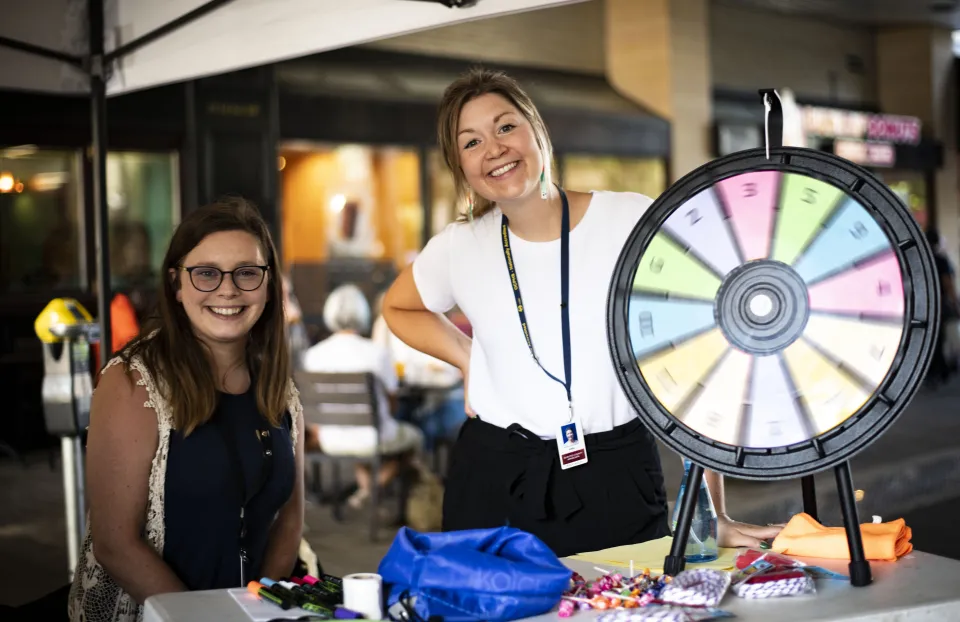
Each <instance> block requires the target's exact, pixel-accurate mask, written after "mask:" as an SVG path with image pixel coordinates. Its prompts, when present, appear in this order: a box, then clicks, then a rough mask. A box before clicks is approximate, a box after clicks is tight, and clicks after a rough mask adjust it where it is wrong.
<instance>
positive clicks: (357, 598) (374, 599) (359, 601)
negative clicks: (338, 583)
mask: <svg viewBox="0 0 960 622" xmlns="http://www.w3.org/2000/svg"><path fill="white" fill-rule="evenodd" d="M343 606H344V607H346V608H347V609H350V610H351V611H356V612H357V613H362V614H363V617H365V618H366V619H368V620H382V619H383V578H382V577H381V576H380V575H378V574H372V573H358V574H348V575H347V576H345V577H344V578H343Z"/></svg>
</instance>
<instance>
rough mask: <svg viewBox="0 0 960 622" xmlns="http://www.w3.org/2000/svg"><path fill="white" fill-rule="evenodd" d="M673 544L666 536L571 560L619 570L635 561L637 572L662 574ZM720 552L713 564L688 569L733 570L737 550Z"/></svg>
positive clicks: (634, 565) (698, 565) (573, 557)
mask: <svg viewBox="0 0 960 622" xmlns="http://www.w3.org/2000/svg"><path fill="white" fill-rule="evenodd" d="M671 544H673V538H672V537H670V536H664V537H663V538H660V539H659V540H651V541H649V542H643V543H641V544H627V545H625V546H615V547H613V548H610V549H604V550H602V551H593V552H590V553H580V554H579V555H573V556H572V557H570V559H575V560H577V561H582V562H589V563H591V564H598V565H601V566H617V567H619V568H629V567H630V560H633V568H634V571H635V572H642V571H643V569H644V568H649V569H650V572H652V573H657V574H662V573H663V560H664V558H666V556H667V555H669V554H670V545H671ZM718 552H719V553H720V556H719V557H718V558H717V559H715V560H713V561H712V562H706V563H702V564H691V563H690V562H687V565H686V568H688V569H690V568H716V569H718V570H726V569H728V568H733V558H734V557H735V556H736V554H737V549H724V548H721V549H719V551H718Z"/></svg>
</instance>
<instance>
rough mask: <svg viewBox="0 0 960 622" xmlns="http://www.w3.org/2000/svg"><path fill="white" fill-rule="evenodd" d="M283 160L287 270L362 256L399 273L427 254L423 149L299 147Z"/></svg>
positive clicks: (286, 151) (289, 148)
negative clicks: (418, 255)
mask: <svg viewBox="0 0 960 622" xmlns="http://www.w3.org/2000/svg"><path fill="white" fill-rule="evenodd" d="M281 157H282V159H281V173H280V175H281V180H282V200H283V207H282V214H283V254H284V263H285V264H286V265H287V266H291V265H293V264H297V263H316V262H322V261H325V260H327V259H331V258H338V257H362V258H366V259H377V260H379V259H383V260H388V261H392V262H393V263H394V264H395V265H396V266H397V267H398V268H400V267H403V266H405V265H406V264H407V263H409V262H410V261H411V260H412V257H413V255H414V254H415V253H416V252H417V251H418V250H419V249H420V236H421V231H422V230H423V204H422V202H421V197H420V165H421V163H420V158H419V156H418V154H417V151H416V150H413V149H405V148H399V147H372V146H367V145H336V146H332V145H303V144H297V145H288V146H286V147H282V148H281Z"/></svg>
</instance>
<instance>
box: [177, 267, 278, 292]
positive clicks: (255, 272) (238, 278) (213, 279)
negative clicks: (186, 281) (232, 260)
mask: <svg viewBox="0 0 960 622" xmlns="http://www.w3.org/2000/svg"><path fill="white" fill-rule="evenodd" d="M269 267H270V266H240V267H239V268H235V269H233V270H221V269H220V268H214V267H213V266H191V267H189V268H188V267H187V266H181V269H182V270H183V271H184V272H186V273H187V274H189V275H190V282H191V283H192V284H193V286H194V287H195V288H196V289H198V290H199V291H201V292H212V291H214V290H216V289H217V288H218V287H220V284H221V283H223V277H224V275H227V274H229V275H230V278H232V279H233V284H234V285H236V286H237V289H242V290H243V291H245V292H252V291H254V290H255V289H257V288H258V287H260V286H261V285H263V277H264V276H266V274H267V269H268V268H269Z"/></svg>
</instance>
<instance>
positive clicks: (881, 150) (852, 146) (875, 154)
mask: <svg viewBox="0 0 960 622" xmlns="http://www.w3.org/2000/svg"><path fill="white" fill-rule="evenodd" d="M833 153H834V154H836V155H838V156H840V157H841V158H844V159H846V160H850V161H851V162H853V163H855V164H859V165H860V166H875V167H885V168H893V166H894V165H896V163H897V154H896V148H895V147H894V146H893V145H891V144H890V143H878V142H864V141H862V140H847V139H840V140H837V141H836V142H834V143H833Z"/></svg>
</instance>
